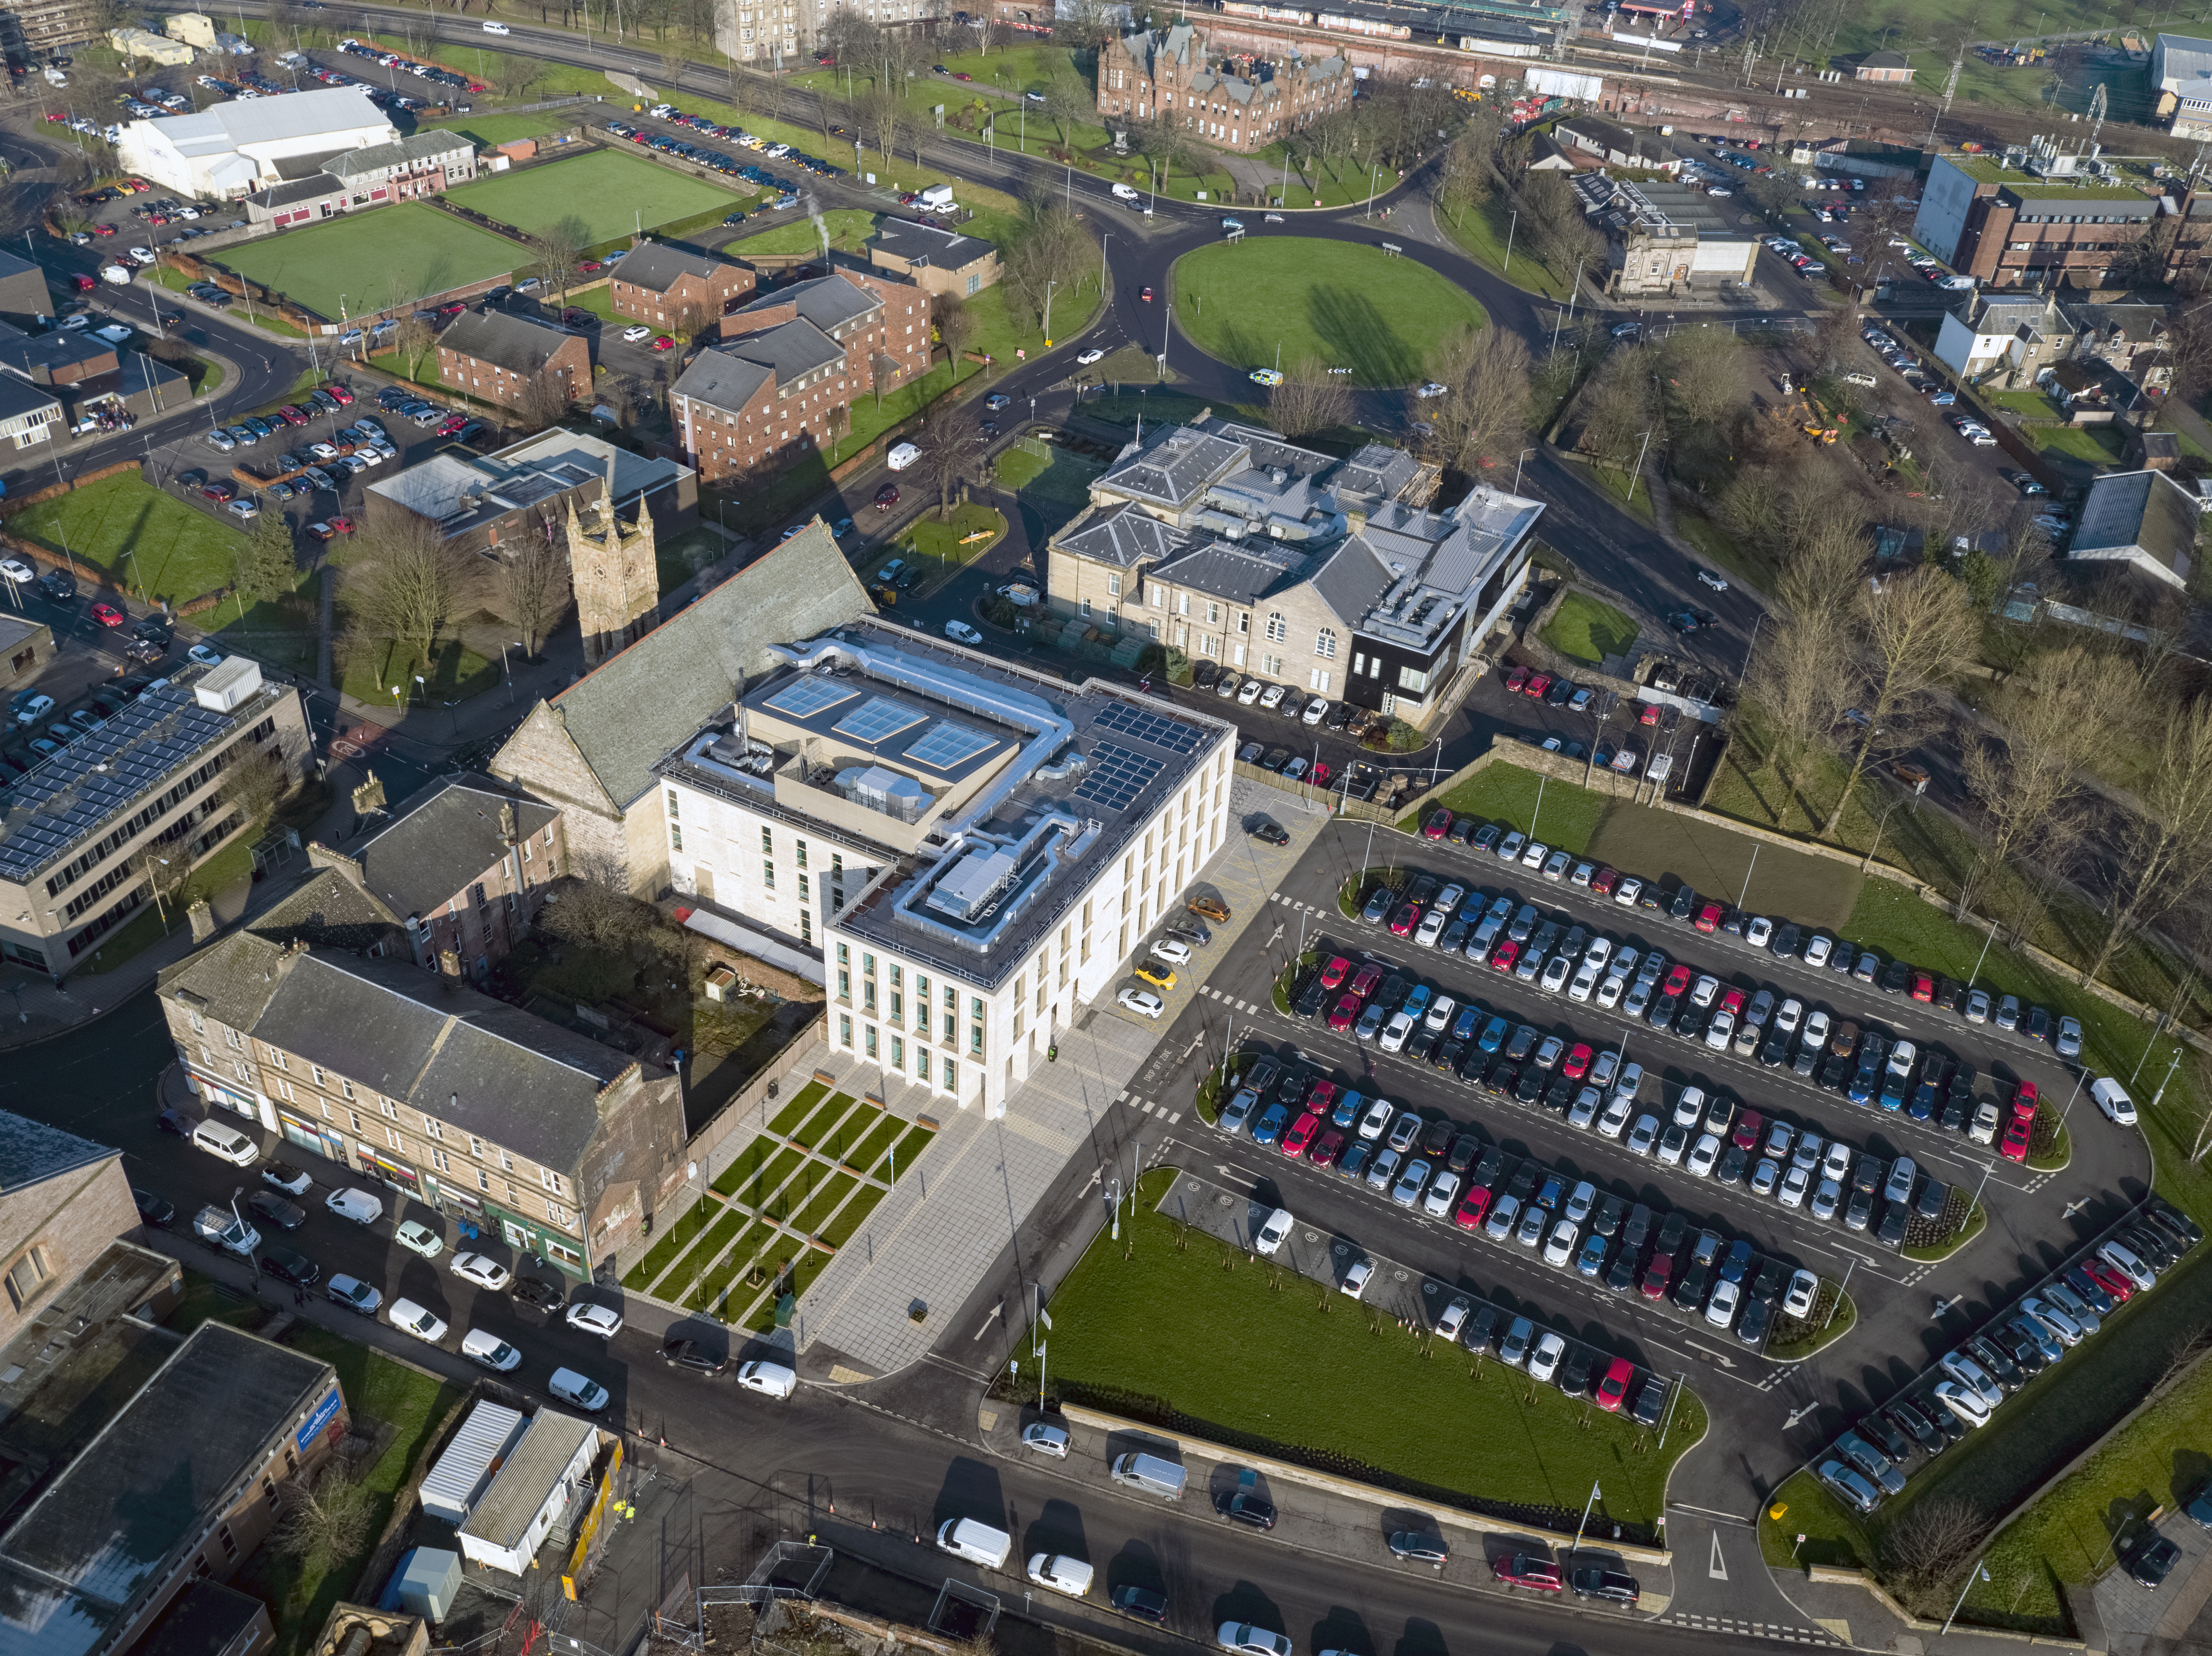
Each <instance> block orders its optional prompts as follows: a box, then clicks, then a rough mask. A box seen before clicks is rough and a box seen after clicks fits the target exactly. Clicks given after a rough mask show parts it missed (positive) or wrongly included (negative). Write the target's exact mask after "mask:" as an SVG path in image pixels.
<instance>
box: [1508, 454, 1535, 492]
mask: <svg viewBox="0 0 2212 1656" xmlns="http://www.w3.org/2000/svg"><path fill="white" fill-rule="evenodd" d="M1534 452H1536V451H1535V450H1534V449H1533V448H1524V449H1522V451H1521V453H1520V457H1519V458H1517V459H1516V460H1515V461H1514V462H1513V492H1514V493H1515V494H1519V493H1520V492H1521V462H1522V460H1525V459H1527V458H1528V457H1529V456H1530V455H1532V454H1534Z"/></svg>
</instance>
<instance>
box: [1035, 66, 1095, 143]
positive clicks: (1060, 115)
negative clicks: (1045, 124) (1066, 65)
mask: <svg viewBox="0 0 2212 1656" xmlns="http://www.w3.org/2000/svg"><path fill="white" fill-rule="evenodd" d="M1095 107H1096V103H1095V100H1092V99H1091V98H1089V97H1086V96H1085V94H1084V90H1083V83H1082V82H1079V81H1078V80H1077V79H1075V77H1074V76H1071V75H1055V76H1053V77H1052V79H1051V80H1050V81H1049V82H1047V84H1046V86H1045V89H1044V115H1045V118H1046V119H1047V120H1048V121H1050V122H1051V123H1052V124H1054V126H1056V127H1058V128H1059V129H1060V146H1061V148H1063V149H1065V148H1066V147H1067V146H1068V145H1069V144H1070V143H1073V142H1074V133H1075V124H1076V123H1077V122H1078V121H1079V120H1081V119H1082V118H1084V117H1085V115H1088V114H1090V113H1091V111H1092V110H1093V109H1094V108H1095Z"/></svg>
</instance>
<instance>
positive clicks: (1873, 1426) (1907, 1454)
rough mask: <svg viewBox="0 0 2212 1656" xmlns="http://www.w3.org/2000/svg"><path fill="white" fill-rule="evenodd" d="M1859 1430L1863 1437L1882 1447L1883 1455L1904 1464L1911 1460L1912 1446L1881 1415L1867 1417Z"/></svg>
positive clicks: (1859, 1425) (1860, 1424) (1859, 1426)
mask: <svg viewBox="0 0 2212 1656" xmlns="http://www.w3.org/2000/svg"><path fill="white" fill-rule="evenodd" d="M1857 1429H1858V1431H1859V1432H1860V1434H1861V1435H1863V1436H1866V1437H1870V1438H1872V1439H1873V1440H1874V1441H1875V1443H1876V1444H1877V1445H1879V1446H1880V1447H1881V1452H1882V1453H1884V1454H1886V1455H1887V1456H1888V1457H1889V1458H1890V1459H1892V1460H1894V1461H1897V1462H1899V1463H1900V1464H1902V1463H1903V1462H1904V1461H1905V1460H1906V1459H1910V1458H1911V1453H1912V1446H1911V1444H1909V1443H1907V1442H1906V1441H1905V1439H1904V1437H1903V1435H1901V1434H1900V1433H1899V1431H1898V1429H1897V1428H1896V1427H1894V1426H1893V1425H1891V1424H1890V1423H1889V1422H1887V1421H1886V1420H1884V1419H1883V1418H1882V1417H1881V1416H1880V1415H1876V1414H1869V1415H1868V1416H1865V1417H1864V1418H1863V1419H1862V1420H1861V1421H1860V1422H1859V1423H1858V1428H1857Z"/></svg>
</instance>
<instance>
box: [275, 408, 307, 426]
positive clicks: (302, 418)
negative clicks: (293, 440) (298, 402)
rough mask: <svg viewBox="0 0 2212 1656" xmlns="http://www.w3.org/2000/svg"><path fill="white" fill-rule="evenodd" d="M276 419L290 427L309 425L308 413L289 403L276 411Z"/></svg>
mask: <svg viewBox="0 0 2212 1656" xmlns="http://www.w3.org/2000/svg"><path fill="white" fill-rule="evenodd" d="M276 417H277V418H278V419H279V420H282V421H283V422H284V423H285V424H286V425H288V426H304V425H306V424H307V411H306V410H305V409H295V408H294V407H293V406H292V405H291V404H290V403H285V404H284V406H283V408H281V409H277V410H276Z"/></svg>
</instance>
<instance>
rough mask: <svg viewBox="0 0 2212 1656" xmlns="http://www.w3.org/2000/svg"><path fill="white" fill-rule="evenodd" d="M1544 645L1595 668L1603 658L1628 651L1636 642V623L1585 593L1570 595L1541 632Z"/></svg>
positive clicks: (1562, 601) (1563, 600) (1571, 593)
mask: <svg viewBox="0 0 2212 1656" xmlns="http://www.w3.org/2000/svg"><path fill="white" fill-rule="evenodd" d="M1544 642H1545V643H1547V644H1548V645H1550V646H1552V647H1553V649H1554V650H1557V651H1558V652H1559V653H1560V654H1561V655H1566V656H1572V657H1574V658H1575V659H1576V660H1577V661H1587V662H1589V664H1591V665H1593V666H1596V665H1598V664H1601V663H1602V662H1603V661H1604V660H1605V658H1607V656H1618V655H1626V653H1627V652H1628V650H1629V647H1630V646H1632V645H1633V644H1634V643H1635V642H1636V623H1635V622H1632V621H1631V620H1630V619H1629V618H1628V617H1627V616H1624V615H1623V614H1621V613H1620V610H1616V609H1614V608H1613V606H1612V605H1611V604H1606V603H1603V602H1601V600H1599V599H1597V598H1594V597H1590V596H1589V594H1588V593H1586V592H1570V593H1568V594H1567V596H1566V597H1565V598H1564V599H1562V600H1561V601H1560V604H1559V609H1558V610H1557V611H1556V612H1555V613H1554V614H1553V616H1552V624H1551V625H1550V626H1548V627H1547V628H1545V629H1544Z"/></svg>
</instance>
